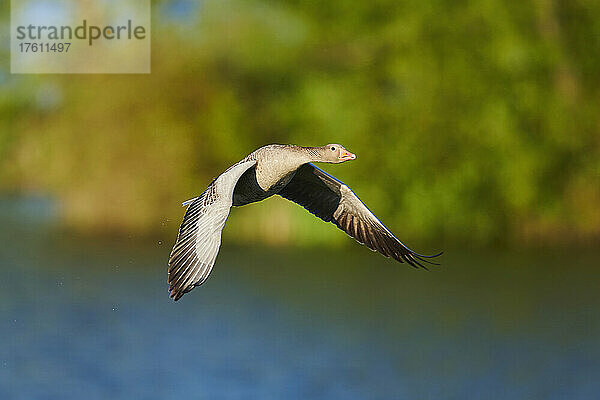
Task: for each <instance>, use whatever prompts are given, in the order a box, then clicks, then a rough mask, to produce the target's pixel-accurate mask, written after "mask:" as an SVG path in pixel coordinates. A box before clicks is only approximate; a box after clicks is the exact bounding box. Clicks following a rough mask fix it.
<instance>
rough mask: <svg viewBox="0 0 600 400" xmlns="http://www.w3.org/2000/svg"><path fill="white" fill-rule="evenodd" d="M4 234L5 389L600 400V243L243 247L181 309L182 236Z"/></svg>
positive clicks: (0, 254) (50, 393)
mask: <svg viewBox="0 0 600 400" xmlns="http://www.w3.org/2000/svg"><path fill="white" fill-rule="evenodd" d="M0 226H1V227H0V243H1V244H0V279H1V280H0V282H1V285H2V286H1V289H2V290H1V291H0V316H1V318H2V319H1V323H0V334H1V335H2V338H3V345H2V346H0V363H1V364H0V398H1V399H61V400H69V399H81V398H85V399H107V398H111V399H180V398H193V399H196V398H200V399H245V398H250V399H282V398H285V399H337V398H343V399H511V400H515V399H593V398H600V379H599V377H600V311H599V310H600V307H599V306H600V290H599V289H600V271H598V265H600V264H599V263H598V260H599V259H600V258H599V257H598V256H599V254H598V253H597V252H594V251H583V252H582V254H579V255H577V254H576V253H575V252H568V251H566V250H562V251H561V250H553V251H549V250H537V251H530V252H526V253H509V252H504V251H488V252H485V251H473V250H469V249H458V250H450V251H447V253H446V254H445V255H444V258H443V261H444V266H443V267H441V268H439V269H438V270H437V271H432V272H429V273H427V272H420V271H416V270H413V269H411V268H407V267H405V266H404V265H399V264H397V263H393V262H391V261H389V260H386V259H385V258H383V257H379V256H378V255H376V254H373V253H371V252H369V251H367V250H365V249H363V248H360V247H358V246H349V247H348V249H347V250H340V251H329V250H327V249H320V250H319V249H312V250H308V251H307V250H294V249H289V250H281V249H279V250H277V249H269V248H249V247H248V248H238V247H232V246H227V245H226V246H225V247H224V249H223V252H222V254H221V255H220V256H219V259H218V261H217V266H216V267H215V270H214V272H213V275H212V276H211V278H210V279H209V280H208V282H207V283H206V284H205V285H204V286H202V287H200V288H197V289H196V290H194V291H193V292H191V293H190V294H187V295H186V296H184V297H183V299H182V300H181V301H179V302H177V303H174V302H173V301H172V300H170V299H169V298H168V294H167V286H166V267H165V260H166V258H167V256H168V253H169V246H170V243H162V242H158V241H156V240H151V239H142V238H136V237H129V238H123V239H119V240H116V239H115V240H110V239H107V238H94V237H78V236H74V235H71V234H66V233H64V232H61V231H60V230H57V229H54V228H50V227H45V226H42V227H36V226H35V225H31V224H16V223H15V221H9V222H6V223H3V224H1V225H0ZM332 228H333V227H332ZM173 229H175V228H173ZM226 238H227V235H225V240H226ZM350 244H352V243H350Z"/></svg>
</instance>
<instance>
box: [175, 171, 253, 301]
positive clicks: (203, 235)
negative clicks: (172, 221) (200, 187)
mask: <svg viewBox="0 0 600 400" xmlns="http://www.w3.org/2000/svg"><path fill="white" fill-rule="evenodd" d="M255 164H256V161H255V160H242V161H241V162H239V163H238V164H236V165H234V166H232V167H231V168H229V169H228V170H227V171H225V172H224V173H223V174H221V175H220V176H219V177H218V178H217V179H215V180H214V181H213V182H212V183H211V184H210V185H209V186H208V188H207V189H206V190H205V191H204V193H202V194H201V195H200V196H198V197H196V198H194V199H191V200H188V201H186V202H185V203H184V205H185V206H188V208H187V210H186V213H185V216H184V218H183V222H182V223H181V226H180V228H179V234H178V235H177V241H176V242H175V244H174V245H173V250H172V251H171V255H170V257H169V279H168V281H169V293H170V296H171V297H172V298H173V299H174V300H175V301H177V300H179V299H180V298H181V296H183V295H184V294H186V293H188V292H189V291H191V290H192V289H194V288H195V287H196V286H200V285H201V284H203V283H204V282H205V281H206V279H207V278H208V276H209V275H210V272H211V271H212V268H213V266H214V264H215V260H216V258H217V255H218V253H219V248H220V246H221V232H222V230H223V227H224V226H225V222H226V221H227V217H228V216H229V211H230V208H231V203H232V196H233V189H234V187H235V184H236V183H237V181H238V179H239V177H240V176H241V175H242V174H243V173H244V172H245V171H246V170H248V169H249V168H251V167H252V166H254V165H255Z"/></svg>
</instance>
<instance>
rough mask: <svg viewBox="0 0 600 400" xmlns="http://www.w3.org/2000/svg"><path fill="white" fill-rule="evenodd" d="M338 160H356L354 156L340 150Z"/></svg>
mask: <svg viewBox="0 0 600 400" xmlns="http://www.w3.org/2000/svg"><path fill="white" fill-rule="evenodd" d="M339 158H340V160H341V161H348V160H354V159H356V154H353V153H350V152H349V151H348V150H342V151H341V152H340V157H339Z"/></svg>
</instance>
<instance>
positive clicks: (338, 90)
mask: <svg viewBox="0 0 600 400" xmlns="http://www.w3.org/2000/svg"><path fill="white" fill-rule="evenodd" d="M182 4H183V5H182ZM186 4H187V3H186V2H181V1H178V2H171V1H155V2H154V7H155V10H158V12H155V13H154V14H153V16H154V21H153V27H152V33H153V37H152V46H153V48H152V74H151V75H148V76H144V75H140V76H92V75H85V76H40V77H34V76H27V77H25V76H16V75H11V76H8V75H7V72H6V70H3V71H4V72H0V79H4V81H5V82H4V83H3V86H2V92H0V116H1V119H0V126H1V127H2V129H3V133H2V134H1V135H0V155H3V157H2V159H0V163H1V164H0V165H2V170H1V172H0V177H1V178H2V182H3V183H2V186H3V188H4V189H5V190H14V189H19V188H20V189H21V190H39V191H44V192H50V193H53V194H55V195H56V196H57V197H58V198H60V199H61V200H62V203H63V205H64V207H63V210H64V216H65V221H66V222H67V223H69V224H71V225H73V226H76V227H80V228H87V229H97V230H120V231H132V230H133V231H136V232H152V231H157V230H161V229H162V227H161V225H160V224H161V222H163V223H164V222H165V221H166V220H170V221H172V224H173V225H176V224H177V223H178V222H179V220H180V218H181V215H182V210H180V209H178V208H177V207H176V206H177V205H178V204H179V202H180V201H181V200H185V199H186V198H188V197H192V196H194V195H197V194H199V193H200V192H201V191H202V190H203V189H204V187H205V186H206V185H207V184H208V182H209V181H210V179H211V178H212V177H214V176H215V175H217V174H218V173H220V172H221V171H222V170H223V169H225V168H226V167H227V166H228V165H229V164H231V163H233V162H235V161H237V160H238V159H240V158H241V157H243V156H244V155H245V154H247V153H249V152H250V151H252V150H254V149H255V148H257V147H259V146H261V145H264V144H267V143H277V142H278V143H297V144H302V145H321V144H325V143H329V142H339V143H342V144H344V145H345V146H347V147H348V148H349V149H350V150H351V151H353V152H355V153H357V154H358V160H357V161H355V162H353V163H349V164H346V165H344V166H343V167H335V166H326V167H325V168H326V169H327V170H328V171H331V172H332V173H333V174H334V175H336V176H338V177H339V178H340V179H342V180H344V181H345V182H347V183H348V184H349V185H350V186H351V187H353V188H354V189H355V191H356V192H357V193H358V195H359V196H360V197H361V198H363V200H364V201H365V202H366V203H367V204H369V205H370V206H371V208H372V209H373V211H374V212H375V213H376V214H377V215H379V216H380V217H381V218H382V219H383V220H384V221H385V222H386V223H387V224H388V225H389V226H390V227H391V228H392V229H393V230H394V231H397V232H398V233H402V236H403V237H409V238H414V240H415V241H417V240H423V241H424V240H434V239H435V240H441V239H446V240H451V241H457V240H458V241H472V242H473V241H474V242H479V243H481V244H489V243H497V242H505V241H506V242H510V243H513V244H516V243H519V244H526V243H531V242H538V241H541V242H545V243H556V242H561V241H580V242H588V241H591V240H594V241H597V240H598V238H599V237H600V207H599V206H598V204H600V135H599V129H600V114H599V113H598V110H599V109H600V108H599V106H600V96H599V90H600V87H599V86H600V78H599V76H598V73H597V71H599V70H600V39H599V38H600V36H599V35H598V32H600V22H599V21H600V18H599V17H600V5H599V4H598V3H597V2H593V1H583V0H578V1H569V2H567V1H555V0H528V1H524V2H516V3H506V2H503V1H500V0H489V1H477V2H464V1H449V0H437V1H432V2H420V1H415V0H408V1H403V2H398V1H396V0H375V1H369V2H353V3H351V2H347V1H342V0H332V1H328V2H306V1H297V0H287V1H283V2H273V1H267V0H264V1H258V0H255V1H238V0H207V1H204V2H202V3H194V4H201V5H199V6H198V5H196V6H191V5H190V4H187V5H186ZM182 7H183V9H185V10H187V11H186V12H184V13H177V12H173V10H174V9H175V10H178V9H181V8H182ZM3 10H4V11H3V12H5V13H6V12H7V10H6V9H3ZM3 68H5V67H3ZM2 74H4V75H2ZM3 149H4V150H3ZM236 214H237V215H236V216H235V218H232V219H231V220H230V221H229V223H228V225H229V228H228V229H227V230H226V231H227V232H229V233H226V234H228V235H230V236H232V237H235V238H237V239H239V240H259V241H267V242H274V243H287V242H292V241H293V242H298V243H304V244H310V243H315V242H321V243H323V242H328V243H331V242H335V243H343V242H344V239H345V238H344V237H343V235H340V234H339V232H337V231H335V229H333V228H332V229H329V230H327V229H324V228H323V226H322V225H321V224H319V223H318V221H316V220H313V219H312V218H311V217H310V216H309V215H305V212H304V211H303V210H302V209H300V208H299V207H296V206H293V205H291V204H287V203H286V202H285V201H284V200H280V201H275V200H270V203H269V204H268V206H266V205H257V206H253V207H252V208H248V209H240V210H239V211H236ZM173 230H174V228H173V229H170V230H169V234H172V231H173ZM256 230H258V235H256V234H255V231H256Z"/></svg>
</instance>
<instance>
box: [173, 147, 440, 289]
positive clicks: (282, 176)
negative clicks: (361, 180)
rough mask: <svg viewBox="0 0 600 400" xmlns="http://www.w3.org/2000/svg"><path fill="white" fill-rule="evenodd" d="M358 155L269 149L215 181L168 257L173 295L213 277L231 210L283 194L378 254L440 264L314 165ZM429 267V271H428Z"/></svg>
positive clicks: (193, 205)
mask: <svg viewBox="0 0 600 400" xmlns="http://www.w3.org/2000/svg"><path fill="white" fill-rule="evenodd" d="M355 158H356V156H355V155H354V154H352V153H350V152H349V151H348V150H346V149H345V148H344V147H343V146H341V145H339V144H329V145H326V146H322V147H300V146H292V145H269V146H264V147H261V148H260V149H258V150H256V151H254V152H253V153H251V154H250V155H248V156H247V157H246V158H244V159H243V160H241V161H240V162H239V163H237V164H235V165H233V166H232V167H230V168H229V169H227V170H226V171H225V172H224V173H223V174H221V175H220V176H219V177H218V178H216V179H215V180H214V181H213V182H212V183H211V184H210V185H209V187H208V188H207V189H206V191H205V192H204V193H202V195H200V196H199V197H197V198H194V199H191V200H189V201H187V202H185V203H184V205H188V204H189V207H188V210H187V212H186V214H185V217H184V220H183V223H182V224H181V227H180V230H179V235H178V237H177V241H176V243H175V245H174V247H173V250H172V252H171V257H170V259H169V292H170V294H171V297H173V299H175V300H178V299H179V298H181V296H183V295H184V294H185V293H187V292H189V291H190V290H192V289H193V288H194V287H196V286H199V285H201V284H202V283H203V282H204V281H205V280H206V279H207V278H208V275H209V274H210V271H211V269H212V267H213V265H214V262H215V259H216V256H217V254H218V251H219V247H220V244H221V231H222V229H223V227H224V226H225V221H226V219H227V216H228V215H229V210H230V207H231V206H242V205H246V204H250V203H253V202H256V201H260V200H263V199H266V198H268V197H270V196H272V195H274V194H278V195H280V196H282V197H284V198H286V199H288V200H291V201H293V202H295V203H297V204H299V205H301V206H302V207H304V208H305V209H307V210H308V211H309V212H311V213H312V214H314V215H316V216H317V217H319V218H321V219H322V220H323V221H326V222H332V223H334V224H335V225H337V227H338V228H340V229H341V230H343V231H344V232H346V233H347V234H348V235H350V236H351V237H353V238H354V239H356V240H357V241H358V242H359V243H362V244H364V245H365V246H367V247H368V248H370V249H371V250H373V251H377V252H379V253H381V254H383V255H384V256H386V257H392V258H394V259H395V260H397V261H400V262H406V263H408V264H409V265H411V266H413V267H415V268H418V267H422V268H425V265H424V264H423V263H429V264H435V263H433V262H431V261H430V260H428V259H430V258H432V257H437V256H438V255H440V254H441V253H439V254H436V255H433V256H424V255H421V254H418V253H415V252H414V251H412V250H410V249H409V248H408V247H406V246H405V245H404V244H403V243H402V242H400V241H399V240H398V239H397V238H396V237H395V236H394V234H393V233H392V232H390V230H389V229H387V228H386V227H385V226H384V225H383V224H382V223H381V221H379V219H377V217H375V215H374V214H373V213H372V212H371V211H370V210H369V209H368V208H367V207H366V206H365V205H364V203H363V202H362V201H361V200H360V199H359V198H358V197H357V196H356V195H355V194H354V192H353V191H352V190H350V188H349V187H348V186H346V185H345V184H344V183H342V182H340V181H339V180H337V179H335V178H334V177H332V176H331V175H329V174H327V173H326V172H324V171H322V170H321V169H319V168H317V167H316V166H314V165H313V164H312V163H313V162H327V163H342V162H344V161H348V160H353V159H355ZM425 269H426V268H425Z"/></svg>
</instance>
